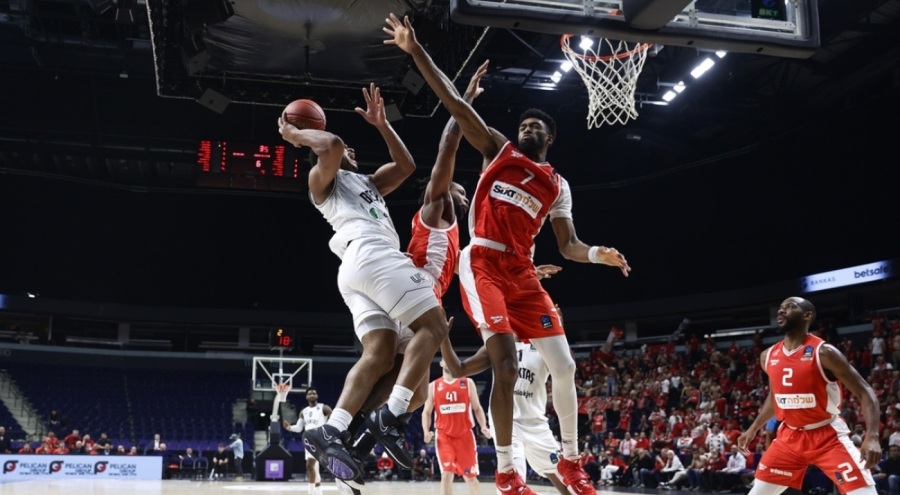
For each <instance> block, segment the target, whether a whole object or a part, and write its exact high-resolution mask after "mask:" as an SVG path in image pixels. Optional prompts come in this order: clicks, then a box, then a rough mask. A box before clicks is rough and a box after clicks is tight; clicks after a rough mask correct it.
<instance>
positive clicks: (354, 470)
mask: <svg viewBox="0 0 900 495" xmlns="http://www.w3.org/2000/svg"><path fill="white" fill-rule="evenodd" d="M349 437H350V432H348V431H344V432H341V431H340V430H338V429H337V428H336V427H334V426H331V425H327V424H326V425H322V426H320V427H319V428H313V429H312V430H306V433H304V435H303V445H304V446H305V447H306V451H307V452H309V454H310V455H311V456H313V457H315V458H316V460H317V461H319V464H320V465H322V466H325V469H327V470H328V471H329V472H331V474H333V475H334V477H335V478H337V479H341V480H345V481H346V480H352V479H354V478H357V477H361V476H362V469H360V467H359V465H358V464H357V463H356V460H354V459H353V456H351V455H350V453H349V452H347V448H346V447H345V446H344V440H349Z"/></svg>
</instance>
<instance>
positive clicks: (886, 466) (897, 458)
mask: <svg viewBox="0 0 900 495" xmlns="http://www.w3.org/2000/svg"><path fill="white" fill-rule="evenodd" d="M872 471H873V472H874V475H873V477H874V478H875V486H876V487H877V488H878V489H879V491H882V490H887V492H888V495H900V447H898V446H896V445H891V446H890V447H889V448H888V457H887V459H885V460H883V461H881V462H880V463H879V464H878V466H876V467H875V468H873V469H872Z"/></svg>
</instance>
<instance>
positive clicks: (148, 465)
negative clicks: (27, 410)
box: [0, 455, 162, 480]
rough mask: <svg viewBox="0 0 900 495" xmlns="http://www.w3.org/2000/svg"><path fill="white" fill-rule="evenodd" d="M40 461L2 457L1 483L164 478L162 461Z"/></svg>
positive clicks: (115, 458)
mask: <svg viewBox="0 0 900 495" xmlns="http://www.w3.org/2000/svg"><path fill="white" fill-rule="evenodd" d="M47 457H48V459H46V460H43V459H36V458H35V456H27V457H20V456H17V455H0V465H2V466H3V468H2V474H0V480H10V479H18V478H29V479H35V478H45V479H46V478H60V477H65V478H128V479H160V478H161V477H162V458H161V457H156V456H148V457H146V458H140V459H135V458H130V457H119V456H109V457H107V458H106V459H104V460H102V461H98V460H97V458H96V457H95V456H78V455H75V456H70V457H68V458H66V459H59V458H53V457H50V456H47Z"/></svg>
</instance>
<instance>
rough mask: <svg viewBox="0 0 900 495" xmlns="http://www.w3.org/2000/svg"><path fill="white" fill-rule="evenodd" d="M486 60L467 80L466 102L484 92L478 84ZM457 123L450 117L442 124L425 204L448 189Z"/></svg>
mask: <svg viewBox="0 0 900 495" xmlns="http://www.w3.org/2000/svg"><path fill="white" fill-rule="evenodd" d="M487 67H488V62H487V61H485V62H484V63H483V64H481V65H480V66H479V67H478V69H477V70H476V71H475V74H474V75H473V76H472V79H471V80H469V86H468V88H466V94H465V96H464V98H465V100H466V102H468V103H472V101H474V100H475V98H477V97H478V95H480V94H481V93H483V92H484V88H482V87H481V85H479V82H481V78H482V77H484V75H485V73H487ZM460 138H461V136H460V134H459V124H457V123H456V119H455V118H453V117H450V120H448V121H447V125H446V126H444V132H443V134H442V135H441V143H440V145H439V146H438V155H437V159H436V160H435V162H434V168H432V169H431V179H430V180H429V181H428V185H427V186H426V187H425V206H427V205H428V204H429V203H431V202H435V201H440V200H442V199H445V197H446V196H447V193H448V192H449V191H450V183H451V182H453V171H454V168H455V165H456V151H457V150H458V149H459V140H460Z"/></svg>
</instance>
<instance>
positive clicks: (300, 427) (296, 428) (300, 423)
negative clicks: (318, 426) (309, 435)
mask: <svg viewBox="0 0 900 495" xmlns="http://www.w3.org/2000/svg"><path fill="white" fill-rule="evenodd" d="M304 428H306V421H304V420H303V416H300V417H299V418H297V422H296V423H295V424H293V425H291V427H290V428H288V430H290V431H292V432H294V433H300V432H301V431H303V429H304Z"/></svg>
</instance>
